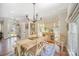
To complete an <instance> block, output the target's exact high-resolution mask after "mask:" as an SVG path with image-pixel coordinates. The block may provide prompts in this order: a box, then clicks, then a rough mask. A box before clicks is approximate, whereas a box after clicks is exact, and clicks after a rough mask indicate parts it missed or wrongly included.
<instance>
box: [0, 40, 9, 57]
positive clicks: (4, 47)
mask: <svg viewBox="0 0 79 59" xmlns="http://www.w3.org/2000/svg"><path fill="white" fill-rule="evenodd" d="M6 54H8V41H7V40H1V41H0V56H3V55H6Z"/></svg>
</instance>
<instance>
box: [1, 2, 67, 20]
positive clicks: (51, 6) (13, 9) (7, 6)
mask: <svg viewBox="0 0 79 59" xmlns="http://www.w3.org/2000/svg"><path fill="white" fill-rule="evenodd" d="M67 8H68V4H67V3H36V13H38V16H39V17H43V18H51V17H53V16H55V15H57V14H60V13H63V12H66V11H67ZM26 14H27V15H29V18H31V19H32V17H33V4H32V3H0V17H13V18H24V17H25V15H26Z"/></svg>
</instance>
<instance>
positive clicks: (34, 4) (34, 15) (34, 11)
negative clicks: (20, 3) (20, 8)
mask: <svg viewBox="0 0 79 59" xmlns="http://www.w3.org/2000/svg"><path fill="white" fill-rule="evenodd" d="M32 4H33V20H32V22H33V23H35V22H37V21H38V20H37V18H38V14H37V13H36V10H35V8H36V3H32ZM26 19H27V20H28V21H30V19H29V17H28V15H26ZM41 19H42V17H40V20H41Z"/></svg>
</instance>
